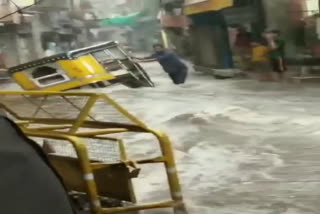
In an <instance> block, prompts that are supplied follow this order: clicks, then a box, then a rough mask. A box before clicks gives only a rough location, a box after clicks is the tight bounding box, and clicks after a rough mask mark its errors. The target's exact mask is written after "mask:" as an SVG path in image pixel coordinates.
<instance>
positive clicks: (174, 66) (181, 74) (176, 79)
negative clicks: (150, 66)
mask: <svg viewBox="0 0 320 214" xmlns="http://www.w3.org/2000/svg"><path fill="white" fill-rule="evenodd" d="M153 48H154V54H152V55H151V56H150V57H146V58H143V59H150V58H152V59H156V60H157V61H158V62H159V64H160V65H161V66H162V68H163V70H164V71H165V72H166V73H167V74H168V75H169V77H170V78H171V80H172V81H173V83H174V84H176V85H180V84H184V83H185V81H186V78H187V74H188V68H187V66H186V65H185V64H184V63H183V62H182V61H181V60H180V58H179V57H178V56H177V55H176V54H175V53H173V52H170V51H168V50H166V49H165V48H164V47H163V45H161V44H155V45H153Z"/></svg>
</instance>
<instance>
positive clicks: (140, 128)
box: [0, 91, 186, 214]
mask: <svg viewBox="0 0 320 214" xmlns="http://www.w3.org/2000/svg"><path fill="white" fill-rule="evenodd" d="M11 95H12V96H16V95H20V96H21V97H24V98H26V97H27V96H31V97H33V96H34V97H45V98H48V99H49V98H50V96H60V97H65V96H76V97H87V98H89V99H88V100H87V102H86V104H85V105H84V107H83V108H82V109H81V110H80V113H79V114H78V116H77V118H75V119H73V120H68V119H56V118H36V117H32V116H28V117H23V116H21V115H19V113H18V112H14V111H13V110H12V109H11V108H10V106H6V105H5V104H4V103H2V102H1V97H3V96H9V97H10V96H11ZM98 100H99V101H101V100H104V101H105V102H106V103H107V104H108V105H109V106H112V107H114V108H115V109H116V110H117V111H118V112H119V114H121V115H123V116H124V117H126V118H127V119H128V120H129V121H130V122H131V123H130V124H123V123H108V122H104V121H95V120H92V116H91V114H90V111H91V110H92V108H93V107H94V105H95V104H96V102H97V101H98ZM22 101H23V100H22ZM0 108H3V109H5V110H6V111H7V112H8V113H9V114H10V115H11V116H13V117H14V118H15V120H16V122H17V124H18V125H19V126H20V127H21V129H22V130H23V131H24V133H25V134H26V135H28V136H32V137H41V138H49V139H58V140H65V141H68V142H70V143H71V144H72V145H73V147H74V149H75V151H76V154H77V157H78V159H79V162H80V165H81V168H82V171H83V179H84V182H85V184H86V188H87V194H88V196H89V198H90V203H91V207H92V213H94V214H109V213H122V212H130V211H139V210H146V209H157V208H170V207H171V208H173V210H174V213H175V214H178V213H179V214H181V213H186V208H185V205H184V203H183V197H182V192H181V186H180V183H179V178H178V173H177V169H176V164H175V158H174V152H173V148H172V143H171V141H170V139H169V137H168V136H167V135H166V134H165V133H163V132H161V131H157V130H153V129H151V128H149V127H147V126H146V125H145V124H144V123H143V122H142V121H140V120H139V119H138V118H136V117H135V116H133V115H132V114H130V113H129V112H128V111H127V110H125V109H124V108H122V107H121V106H120V105H119V104H117V103H116V102H115V101H114V100H113V99H112V98H111V97H109V96H107V95H106V94H97V93H83V92H43V91H0ZM40 109H42V106H41V104H39V106H38V107H37V111H39V110H40ZM82 128H85V129H86V130H85V131H83V130H82ZM88 129H89V131H88ZM90 129H92V130H90ZM124 132H139V133H150V134H152V135H153V136H155V137H156V138H157V140H158V142H159V145H160V148H161V152H162V155H161V156H160V157H155V158H151V159H142V160H135V161H133V160H128V159H127V156H126V152H125V148H124V144H123V142H122V140H121V139H117V138H113V137H107V136H106V135H108V134H115V133H124ZM83 138H91V139H108V140H112V141H114V142H116V143H118V144H119V146H120V153H121V158H122V161H123V162H124V163H126V164H152V163H163V164H164V166H165V168H166V174H167V178H168V184H169V189H170V195H171V199H170V200H168V201H164V202H159V203H151V204H143V205H134V206H129V207H115V208H104V207H102V206H101V204H100V201H99V195H98V191H97V185H96V183H95V181H94V174H93V171H94V170H95V169H99V168H101V167H106V166H107V165H108V164H105V163H95V164H92V163H90V157H89V155H88V151H87V147H86V144H85V143H84V142H83V141H82V139H83ZM133 198H134V196H133Z"/></svg>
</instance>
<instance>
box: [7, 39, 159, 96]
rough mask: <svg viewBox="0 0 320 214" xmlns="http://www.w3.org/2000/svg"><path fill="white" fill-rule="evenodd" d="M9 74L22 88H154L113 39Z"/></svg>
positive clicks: (51, 57) (23, 65) (53, 89)
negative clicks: (115, 85)
mask: <svg viewBox="0 0 320 214" xmlns="http://www.w3.org/2000/svg"><path fill="white" fill-rule="evenodd" d="M8 73H9V75H10V76H11V77H12V78H13V79H14V80H15V81H16V82H17V83H18V84H19V85H20V86H21V87H22V88H23V89H24V90H46V91H65V90H70V89H75V88H80V87H82V86H86V85H90V86H92V87H105V86H108V85H111V84H115V83H121V84H123V85H126V86H128V87H130V88H138V87H154V84H153V82H152V80H151V79H150V77H149V76H148V74H147V73H146V72H145V71H144V69H143V68H142V67H141V66H140V65H139V64H138V63H136V62H133V61H132V60H131V58H130V56H129V55H128V54H127V53H126V52H125V51H123V50H122V49H121V48H120V47H119V44H118V43H117V42H113V41H111V42H105V43H102V44H98V45H94V46H90V47H86V48H82V49H77V50H73V51H69V52H67V53H62V54H57V55H54V56H50V57H45V58H42V59H39V60H36V61H32V62H28V63H25V64H21V65H18V66H15V67H11V68H9V69H8Z"/></svg>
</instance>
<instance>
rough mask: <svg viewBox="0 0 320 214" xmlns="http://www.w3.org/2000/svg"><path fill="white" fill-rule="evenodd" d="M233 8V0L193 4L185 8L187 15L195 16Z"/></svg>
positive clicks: (215, 0)
mask: <svg viewBox="0 0 320 214" xmlns="http://www.w3.org/2000/svg"><path fill="white" fill-rule="evenodd" d="M232 6H233V0H208V1H206V2H202V3H197V4H193V5H190V6H186V7H185V10H184V12H185V14H186V15H193V14H197V13H203V12H208V11H217V10H221V9H224V8H227V7H232Z"/></svg>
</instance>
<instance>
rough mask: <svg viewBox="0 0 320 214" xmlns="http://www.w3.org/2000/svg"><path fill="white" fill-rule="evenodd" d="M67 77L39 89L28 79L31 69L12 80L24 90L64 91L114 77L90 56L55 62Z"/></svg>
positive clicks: (14, 76)
mask: <svg viewBox="0 0 320 214" xmlns="http://www.w3.org/2000/svg"><path fill="white" fill-rule="evenodd" d="M56 63H57V64H58V65H59V66H60V67H61V68H62V69H63V71H64V72H65V73H66V74H67V75H68V77H69V78H70V81H67V82H64V83H59V84H56V85H53V86H50V87H40V86H37V85H36V83H34V81H33V80H32V79H31V78H30V76H29V75H28V73H30V72H32V69H29V70H25V71H23V72H16V73H14V74H13V79H14V80H15V81H16V82H17V83H18V84H19V85H20V86H21V87H22V88H23V89H24V90H27V91H28V90H46V91H65V90H69V89H72V88H77V87H81V86H85V85H88V84H91V83H97V82H101V81H107V80H113V79H115V78H116V77H115V76H114V75H112V74H111V73H108V72H107V71H106V70H105V69H104V68H103V67H102V65H100V64H99V63H98V62H97V61H96V60H95V58H94V57H92V56H91V55H87V56H82V57H79V58H77V59H74V60H60V61H58V62H56Z"/></svg>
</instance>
